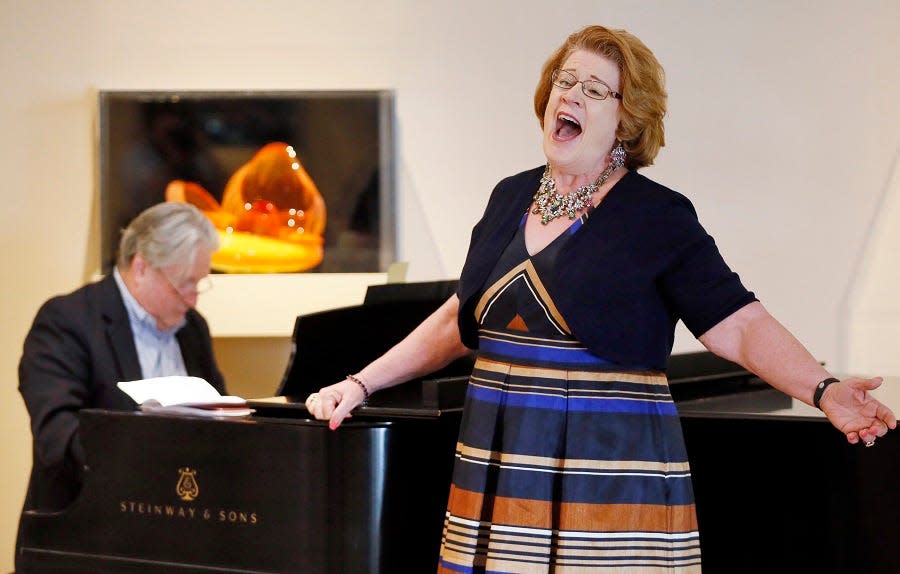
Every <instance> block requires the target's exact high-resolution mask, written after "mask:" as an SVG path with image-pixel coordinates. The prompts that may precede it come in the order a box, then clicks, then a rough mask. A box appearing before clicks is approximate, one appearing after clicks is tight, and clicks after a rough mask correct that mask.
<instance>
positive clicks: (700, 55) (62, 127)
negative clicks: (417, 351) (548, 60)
mask: <svg viewBox="0 0 900 574" xmlns="http://www.w3.org/2000/svg"><path fill="white" fill-rule="evenodd" d="M588 23H604V24H607V25H610V26H613V27H623V28H626V29H629V30H630V31H632V32H633V33H635V34H636V35H637V36H639V37H640V38H642V39H643V40H644V41H645V42H646V43H647V44H648V45H649V46H650V48H651V49H653V50H654V51H655V52H656V54H657V55H658V57H659V59H660V60H661V61H662V63H663V65H664V66H665V68H666V70H667V73H668V86H669V91H670V111H669V118H668V123H667V126H668V133H667V136H668V137H667V140H668V145H667V147H666V148H664V149H663V151H662V153H661V154H660V156H659V158H658V161H657V165H656V166H654V167H652V168H650V169H647V170H646V172H645V173H646V174H647V175H649V176H650V177H653V178H656V179H658V180H659V181H661V182H663V183H666V184H667V185H669V186H670V187H674V188H675V189H678V190H680V191H682V192H683V193H685V194H687V195H688V196H689V197H691V198H692V199H693V200H694V202H695V204H696V206H697V208H698V211H699V213H700V216H701V220H702V221H703V222H704V223H705V224H706V226H707V228H708V229H709V230H710V231H711V232H712V233H713V234H714V236H715V237H716V238H717V241H718V243H719V245H720V247H721V249H722V251H723V252H724V254H725V256H726V258H727V259H728V261H729V262H730V263H731V264H732V266H733V267H735V268H736V269H737V270H738V271H739V272H740V274H741V276H742V277H743V278H744V280H745V282H746V283H747V285H748V286H749V287H750V288H752V289H753V290H755V291H756V292H757V294H758V295H759V297H760V298H761V299H762V300H763V302H764V303H765V304H766V305H767V306H768V307H769V308H770V310H771V311H773V313H774V314H775V315H776V316H778V317H779V318H780V319H781V320H782V321H783V322H784V323H785V324H786V325H787V326H788V327H789V328H791V329H792V330H793V331H794V332H795V333H796V334H797V335H798V336H799V337H800V338H801V339H802V340H803V341H805V342H806V343H807V345H808V346H809V347H810V349H811V350H812V351H813V353H814V354H815V355H816V356H817V357H819V358H821V359H822V360H825V361H827V362H828V363H829V365H831V366H832V367H833V368H835V369H837V370H842V369H847V368H850V367H853V359H852V357H850V356H849V355H848V351H847V349H849V348H851V347H852V345H850V344H849V342H848V340H849V339H850V338H851V335H850V332H849V329H848V324H849V323H850V322H851V321H857V320H858V319H859V314H858V313H856V311H854V309H856V308H857V307H854V304H853V301H851V298H852V297H858V296H862V294H864V293H867V292H870V291H867V290H866V289H865V288H864V287H863V286H861V285H863V284H866V285H868V284H872V283H877V282H878V281H879V269H878V265H879V264H881V265H893V264H894V263H896V260H895V259H892V258H890V257H888V258H886V259H880V260H879V261H877V262H874V263H872V264H871V265H866V266H863V265H861V264H860V261H861V260H862V259H863V256H864V250H865V249H866V247H867V246H868V247H872V241H873V238H871V237H870V231H871V229H872V228H873V226H874V225H876V219H877V216H878V215H879V209H883V208H885V207H887V206H891V208H892V209H893V210H894V213H896V210H898V209H900V207H898V206H897V205H896V203H894V202H891V201H887V199H886V198H887V195H886V193H887V189H888V186H889V184H888V182H889V181H890V178H891V177H892V176H891V173H892V172H891V170H892V169H893V168H892V166H893V162H894V161H895V156H896V154H897V150H898V149H900V112H898V111H897V109H898V108H897V102H900V77H898V72H897V56H898V54H900V3H897V2H895V1H893V0H882V1H877V0H872V1H869V2H865V3H859V4H858V5H856V6H855V7H851V6H850V5H849V4H848V3H846V2H843V1H839V0H824V1H816V2H810V1H791V2H783V1H776V0H761V1H757V2H740V1H737V0H733V1H720V2H713V1H680V2H677V1H668V0H657V1H651V0H638V1H631V2H621V1H617V2H607V1H601V0H558V1H556V2H541V1H538V0H524V1H523V0H508V1H507V0H504V1H498V2H485V1H484V0H463V1H457V2H423V1H421V0H386V1H376V0H367V1H357V0H353V1H351V0H338V1H336V2H309V1H303V0H255V1H253V2H239V1H236V0H216V1H212V0H192V1H187V2H185V1H175V0H157V1H155V2H145V1H137V0H119V1H114V0H109V1H101V0H68V1H65V0H59V1H51V0H28V1H25V0H21V1H16V0H0V70H2V74H3V76H2V77H3V89H2V90H0V104H2V105H0V167H2V173H3V175H4V186H3V187H2V190H0V197H2V199H3V209H2V210H0V249H2V253H5V254H6V255H5V257H6V261H7V264H6V265H5V266H4V271H3V281H2V282H0V290H2V291H0V301H3V303H2V304H0V319H2V325H3V327H4V328H3V333H2V335H0V342H2V344H0V374H2V378H3V380H5V381H6V385H4V386H3V387H2V389H0V404H2V405H4V407H3V416H2V417H0V431H2V433H3V438H4V440H3V441H2V443H0V457H2V460H4V462H5V468H6V471H5V472H4V473H3V475H2V476H3V479H2V480H3V482H2V485H3V488H0V509H2V512H0V569H2V568H3V567H4V566H3V565H4V561H5V564H7V565H11V563H12V557H11V550H12V546H13V539H14V531H15V524H16V520H17V513H18V509H19V505H20V504H21V499H22V494H23V492H24V485H25V479H26V476H27V470H28V468H29V465H30V460H29V459H30V454H29V452H30V451H29V440H30V437H29V434H28V430H27V416H26V414H25V411H24V408H23V407H22V404H21V400H20V398H19V396H18V394H17V392H16V389H15V387H16V364H17V361H18V356H19V353H20V350H21V342H22V338H23V337H24V335H25V332H26V330H27V329H28V326H29V324H30V321H31V319H32V318H33V315H34V312H35V311H36V309H37V307H38V305H39V304H40V303H41V302H42V301H43V300H44V299H46V298H47V297H48V296H50V295H52V294H55V293H60V292H64V291H68V290H70V289H72V288H74V287H76V286H77V285H79V284H80V283H82V282H83V281H84V280H85V279H86V278H87V277H88V276H89V275H90V274H91V273H93V272H94V271H95V270H96V263H95V262H96V257H95V253H96V251H95V250H96V248H97V235H96V230H97V206H96V186H95V181H96V178H95V174H94V167H93V166H94V160H95V141H94V121H95V118H94V115H95V114H94V107H95V97H96V90H98V89H136V90H137V89H268V90H282V89H283V90H289V89H319V88H361V89H365V88H393V89H395V90H396V96H397V99H396V103H397V116H398V125H397V137H398V157H397V181H398V196H399V205H400V212H399V226H400V229H399V236H400V245H399V250H400V258H402V259H405V260H408V261H410V269H409V278H410V279H430V278H445V277H452V276H455V275H456V274H458V272H459V269H460V267H461V265H462V262H463V257H464V255H465V249H466V243H467V240H468V235H469V231H470V228H471V226H472V225H473V223H474V222H475V221H476V220H477V218H478V217H479V215H480V213H481V211H482V209H483V207H484V203H485V201H486V199H487V195H488V193H489V191H490V189H491V187H492V186H493V185H494V183H495V182H496V181H497V180H498V179H500V178H501V177H503V176H505V175H508V174H510V173H513V172H517V171H520V170H523V169H526V168H530V167H533V166H535V165H537V164H539V163H541V162H542V156H541V153H540V141H539V140H540V138H539V131H538V129H537V123H536V120H535V119H534V117H533V114H532V112H531V97H532V90H533V87H534V83H535V81H536V78H537V74H538V72H539V69H540V66H541V65H542V63H543V60H544V58H545V57H546V56H547V55H548V54H549V53H550V51H551V50H552V49H554V48H555V47H556V46H557V45H558V44H559V42H560V41H561V40H562V39H563V37H564V36H565V35H566V34H567V33H569V32H571V31H573V30H574V29H575V28H577V27H580V26H582V25H585V24H588ZM882 217H884V215H882ZM895 217H896V216H895ZM695 347H696V343H693V342H691V341H689V340H688V339H687V338H681V339H679V342H678V349H679V350H685V349H689V348H695ZM884 353H885V354H886V355H887V354H889V353H890V348H889V347H886V348H885V349H884ZM888 364H889V363H888V362H887V359H886V358H885V360H884V362H882V361H881V359H880V358H879V357H877V356H876V357H874V358H872V357H870V358H868V359H867V362H865V368H866V369H870V368H871V369H873V370H879V368H880V365H888ZM892 368H898V367H893V366H892ZM886 374H888V373H886ZM890 374H897V373H890ZM3 549H7V550H8V551H7V550H3Z"/></svg>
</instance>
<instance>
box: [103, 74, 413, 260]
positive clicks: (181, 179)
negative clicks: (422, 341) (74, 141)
mask: <svg viewBox="0 0 900 574" xmlns="http://www.w3.org/2000/svg"><path fill="white" fill-rule="evenodd" d="M99 107H100V109H99V117H100V121H99V144H100V150H99V164H100V165H99V173H100V194H99V195H100V203H101V205H100V217H101V241H100V243H101V251H102V252H101V263H102V269H103V271H104V272H108V271H109V270H110V269H111V268H112V265H113V264H114V263H115V258H116V251H117V248H118V242H119V237H120V233H121V230H122V229H123V228H124V227H125V226H126V225H127V224H128V222H129V221H131V219H133V218H134V217H135V216H136V215H137V214H138V213H140V212H141V211H143V210H144V209H146V208H147V207H149V206H151V205H153V204H155V203H158V202H162V201H167V200H168V201H173V200H175V201H187V202H189V203H194V204H195V205H197V206H198V207H200V208H201V209H203V210H204V213H206V214H207V215H208V216H209V217H210V218H211V219H212V220H213V222H214V223H215V224H216V226H217V228H218V230H219V233H220V237H221V238H222V240H223V249H222V250H221V253H220V254H218V260H217V256H214V258H213V270H214V271H219V272H225V273H234V272H239V273H271V272H285V271H287V272H314V273H370V272H383V271H385V270H386V269H387V267H388V265H390V264H391V263H392V262H393V261H394V259H395V251H396V247H395V238H396V233H395V217H394V212H395V205H394V142H393V127H394V103H393V93H392V92H391V91H386V90H377V91H305V92H164V91H152V92H149V91H148V92H133V91H101V92H100V95H99ZM266 154H269V155H268V156H267V155H266ZM280 166H284V167H283V169H282V167H280ZM267 170H268V171H267ZM279 170H281V171H279ZM282 171H284V172H285V173H282ZM288 172H289V173H288ZM273 174H274V175H273ZM282 176H283V177H282ZM285 182H287V183H285ZM251 184H252V185H251ZM291 186H294V187H296V188H297V190H296V191H289V192H288V191H285V189H288V188H291ZM298 198H299V199H298ZM298 253H304V254H305V255H307V256H308V257H306V258H305V259H303V263H302V264H298V263H297V262H298V261H299V259H298ZM313 255H315V256H313Z"/></svg>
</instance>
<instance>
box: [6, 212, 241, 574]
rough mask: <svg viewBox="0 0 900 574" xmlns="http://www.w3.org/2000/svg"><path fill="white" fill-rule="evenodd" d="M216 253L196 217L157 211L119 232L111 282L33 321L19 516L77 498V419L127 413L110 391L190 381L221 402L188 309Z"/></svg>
mask: <svg viewBox="0 0 900 574" xmlns="http://www.w3.org/2000/svg"><path fill="white" fill-rule="evenodd" d="M218 245H219V238H218V235H217V232H216V230H215V228H214V227H213V225H212V224H211V223H210V221H209V220H208V219H207V218H206V217H205V216H204V215H203V214H202V213H201V212H200V211H199V210H198V209H197V208H195V207H193V206H191V205H188V204H184V203H161V204H157V205H155V206H153V207H150V208H149V209H147V210H145V211H144V212H142V213H141V214H140V215H138V216H137V217H136V218H135V219H134V220H133V221H132V222H131V223H130V224H129V225H128V227H127V228H126V229H125V230H124V231H123V232H122V237H121V241H120V243H119V254H118V260H117V262H116V266H115V268H114V269H113V271H112V273H110V274H109V275H107V276H106V277H105V278H103V279H102V280H100V281H98V282H96V283H91V284H89V285H86V286H83V287H81V288H80V289H78V290H76V291H74V292H72V293H69V294H66V295H62V296H58V297H53V298H52V299H50V300H49V301H47V302H46V303H44V305H43V306H42V307H41V308H40V310H39V311H38V312H37V316H36V317H35V319H34V323H33V324H32V326H31V330H30V331H29V333H28V335H27V337H26V338H25V344H24V349H23V353H22V358H21V361H20V363H19V391H20V392H21V393H22V398H23V399H24V401H25V406H26V407H27V409H28V414H29V416H30V418H31V432H32V436H33V463H32V471H31V478H30V481H29V484H28V492H27V495H26V498H25V507H24V508H25V510H32V509H35V510H47V511H52V510H59V509H62V508H64V507H66V506H67V505H68V504H70V503H71V502H72V501H73V500H74V499H75V497H76V496H77V495H78V492H79V490H80V488H81V481H82V471H83V467H84V465H85V457H84V451H83V449H82V445H81V442H80V440H79V437H78V412H79V411H80V410H81V409H85V408H101V409H110V410H121V411H128V410H134V409H135V408H136V405H135V403H134V401H132V400H131V399H130V398H129V397H128V396H127V395H126V394H125V393H123V392H122V391H121V390H119V388H118V387H117V386H116V383H117V382H119V381H128V380H135V379H141V378H150V377H158V376H167V375H193V376H198V377H202V378H204V379H206V380H207V381H209V383H210V384H212V385H213V386H214V387H215V388H216V389H217V390H218V391H219V392H220V393H222V394H225V383H224V380H223V378H222V374H221V373H220V372H219V369H218V367H217V365H216V362H215V357H214V355H213V350H212V340H211V339H210V334H209V328H208V327H207V324H206V321H205V320H204V319H203V317H202V316H201V315H200V314H199V313H198V312H197V311H196V310H195V309H194V306H195V304H196V303H197V296H198V294H199V293H200V292H201V291H202V290H203V282H204V281H205V280H207V275H208V274H209V268H210V257H211V255H212V253H213V252H214V251H215V250H216V249H218ZM21 543H22V541H21V540H19V543H18V544H17V545H16V547H17V549H18V548H19V547H20V546H21ZM17 571H18V569H17Z"/></svg>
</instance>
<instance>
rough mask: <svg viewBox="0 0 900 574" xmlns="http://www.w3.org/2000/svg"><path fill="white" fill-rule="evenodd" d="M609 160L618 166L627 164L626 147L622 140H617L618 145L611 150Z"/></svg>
mask: <svg viewBox="0 0 900 574" xmlns="http://www.w3.org/2000/svg"><path fill="white" fill-rule="evenodd" d="M609 161H610V163H611V164H612V165H614V166H616V168H620V167H622V166H623V165H625V148H623V147H622V142H620V141H618V140H616V146H615V147H614V148H613V149H612V151H611V152H609Z"/></svg>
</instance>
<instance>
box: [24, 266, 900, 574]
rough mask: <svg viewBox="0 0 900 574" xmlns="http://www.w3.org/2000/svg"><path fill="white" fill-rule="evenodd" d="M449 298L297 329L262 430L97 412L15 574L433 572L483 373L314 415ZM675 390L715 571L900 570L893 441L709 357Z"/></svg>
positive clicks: (421, 288)
mask: <svg viewBox="0 0 900 574" xmlns="http://www.w3.org/2000/svg"><path fill="white" fill-rule="evenodd" d="M453 287H454V282H429V283H423V284H407V285H403V286H378V287H373V288H370V291H369V293H367V296H366V301H365V302H364V303H363V304H362V305H360V306H356V307H348V308H344V309H337V310H332V311H326V312H322V313H314V314H310V315H304V316H301V317H298V318H297V320H296V323H295V329H294V336H293V343H294V350H293V352H292V356H291V359H290V361H289V364H288V366H287V369H286V371H285V375H284V379H283V381H282V383H281V386H280V389H279V391H278V393H277V396H275V397H271V398H268V399H258V400H254V401H251V406H253V407H254V408H255V409H256V413H255V414H254V415H253V416H252V417H249V418H242V419H227V418H201V417H185V416H164V415H159V414H150V413H140V412H137V413H121V412H106V411H97V410H87V411H84V412H83V413H82V415H81V425H82V426H81V428H82V430H81V432H82V441H83V444H84V447H85V451H86V453H87V466H88V468H87V470H86V473H85V481H84V487H83V490H82V492H81V494H80V496H79V497H78V499H77V500H76V501H75V502H74V503H73V504H72V505H71V506H70V507H68V508H67V509H65V510H64V511H62V512H57V513H44V512H36V511H28V512H25V513H24V514H23V517H22V525H21V526H22V534H21V541H22V544H21V547H20V548H19V549H18V552H19V560H18V568H19V570H20V571H19V574H35V573H55V574H66V573H110V574H113V573H115V574H119V573H163V572H166V573H211V572H223V573H239V574H244V573H247V574H249V573H254V574H262V573H265V574H275V573H279V574H281V573H309V574H338V573H341V574H356V573H359V574H379V573H387V572H400V571H402V572H417V573H418V572H433V571H435V569H436V563H437V554H438V549H439V545H440V537H441V527H442V520H443V514H444V506H445V503H446V497H447V493H448V490H449V484H450V474H451V468H452V464H453V451H454V446H455V441H456V433H457V431H458V427H459V422H460V411H461V407H462V400H463V396H464V393H465V386H466V375H467V374H468V371H469V370H470V369H471V365H472V358H471V357H466V358H464V359H461V360H460V361H458V362H455V363H453V364H451V365H449V366H448V367H447V368H445V369H443V370H442V371H440V372H438V373H434V374H432V375H430V376H429V377H427V378H424V379H421V380H418V381H414V382H411V383H409V384H406V385H402V386H400V387H396V388H394V389H390V390H387V391H385V392H381V393H377V394H375V395H374V396H373V397H372V400H371V402H370V404H369V406H367V407H365V408H361V409H358V410H357V411H356V412H355V413H354V416H353V418H352V419H349V420H348V421H346V422H345V424H344V425H343V426H342V427H341V429H340V430H338V431H330V430H329V429H328V428H327V426H326V425H325V424H324V423H322V422H319V421H314V420H310V419H309V417H308V413H307V412H306V410H305V408H304V406H303V400H304V399H305V397H306V395H307V394H308V393H309V392H312V391H314V390H316V389H318V388H319V387H320V386H322V385H323V384H327V383H330V382H333V381H335V380H339V379H340V378H342V377H343V375H345V374H346V373H348V372H353V371H355V370H357V369H359V368H360V367H362V365H364V364H365V363H366V362H368V361H369V360H371V359H373V358H375V357H376V356H378V355H379V354H381V353H382V352H383V351H384V350H386V349H387V348H388V347H389V346H390V345H392V344H393V343H394V342H396V341H397V340H399V339H400V338H401V337H402V336H403V335H404V334H405V333H407V332H408V331H409V330H410V329H411V328H412V327H413V326H415V325H416V324H418V322H419V321H421V319H422V318H424V317H425V316H427V314H428V313H430V312H431V311H432V310H433V309H435V308H436V307H437V306H438V305H439V304H440V303H441V302H442V301H443V300H444V299H445V298H446V296H448V295H449V293H452V291H453ZM348 326H352V328H347V327H348ZM374 333H377V334H378V336H373V335H372V334H374ZM669 377H670V381H671V384H672V392H673V395H674V396H675V399H676V401H677V403H678V406H679V411H680V412H681V420H682V425H683V428H684V431H685V436H686V440H687V446H688V451H689V456H690V459H691V466H692V470H693V479H694V486H695V494H696V498H697V512H698V520H699V522H700V533H701V544H702V552H703V556H704V571H705V572H713V573H717V572H722V573H735V572H748V573H750V572H754V573H756V572H813V571H815V572H832V573H848V572H854V573H856V572H859V573H863V572H872V573H875V572H879V573H881V572H900V552H898V551H897V550H896V549H897V547H898V546H900V533H898V530H897V529H895V528H894V527H893V520H894V517H896V516H898V515H900V514H898V511H900V503H898V497H897V495H896V490H897V489H896V488H895V487H894V486H893V484H892V482H893V479H894V477H895V476H897V471H898V470H900V469H898V466H900V450H898V444H897V441H898V439H897V438H896V433H889V434H888V436H887V437H884V438H882V439H879V440H878V444H877V446H876V448H871V449H866V448H862V447H859V446H856V447H853V446H850V445H847V444H846V443H845V441H844V439H843V436H842V435H841V434H840V433H839V432H837V431H836V430H834V429H833V428H832V427H831V426H830V425H829V424H828V423H827V421H826V420H825V419H824V417H823V416H822V415H821V414H820V413H818V412H817V411H815V410H814V409H812V408H810V407H806V405H802V404H798V403H797V401H793V400H792V399H790V398H789V397H786V396H785V395H783V394H781V393H779V392H778V391H775V390H774V389H772V388H770V387H768V386H767V385H766V384H764V383H763V382H762V381H760V380H759V379H756V378H755V377H753V375H752V374H750V373H748V372H746V371H744V370H743V369H741V368H740V367H739V366H737V365H734V364H733V363H729V362H728V361H724V360H722V359H719V358H717V357H715V356H713V355H711V354H709V353H687V354H679V355H673V357H672V359H671V362H670V365H669Z"/></svg>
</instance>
